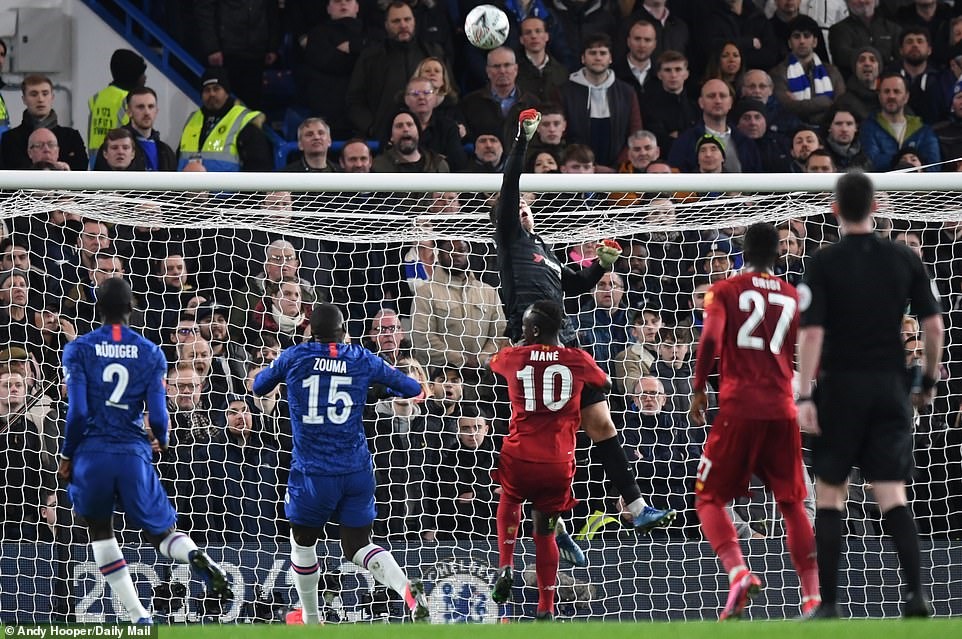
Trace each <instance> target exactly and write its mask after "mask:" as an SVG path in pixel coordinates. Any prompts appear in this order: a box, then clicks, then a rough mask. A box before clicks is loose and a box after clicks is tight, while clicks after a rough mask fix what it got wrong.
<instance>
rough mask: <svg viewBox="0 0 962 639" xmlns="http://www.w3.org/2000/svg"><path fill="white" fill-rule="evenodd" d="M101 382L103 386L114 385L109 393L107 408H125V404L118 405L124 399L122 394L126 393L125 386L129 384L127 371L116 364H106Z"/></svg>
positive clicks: (122, 366) (124, 367) (121, 365)
mask: <svg viewBox="0 0 962 639" xmlns="http://www.w3.org/2000/svg"><path fill="white" fill-rule="evenodd" d="M103 381H104V384H113V385H114V390H113V391H111V393H110V397H108V398H107V402H106V404H107V406H112V407H114V408H127V405H126V404H121V403H120V400H122V399H123V398H124V393H125V392H126V391H127V384H129V383H130V372H129V371H128V370H127V367H126V366H124V365H123V364H117V363H116V362H114V363H113V364H107V365H106V366H105V367H104V375H103Z"/></svg>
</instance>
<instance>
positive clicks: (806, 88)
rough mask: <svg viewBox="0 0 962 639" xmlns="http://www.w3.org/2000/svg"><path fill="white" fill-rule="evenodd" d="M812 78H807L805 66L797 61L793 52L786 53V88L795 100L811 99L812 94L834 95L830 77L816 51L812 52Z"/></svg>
mask: <svg viewBox="0 0 962 639" xmlns="http://www.w3.org/2000/svg"><path fill="white" fill-rule="evenodd" d="M812 62H813V64H812V80H809V79H808V74H807V73H805V67H803V66H802V63H801V62H799V61H798V58H796V57H795V55H794V54H792V53H789V54H788V68H787V69H786V73H785V74H786V75H787V76H788V90H789V91H790V92H791V94H792V97H794V98H795V99H796V100H811V99H812V97H813V93H812V90H813V89H814V95H815V96H819V95H824V96H828V97H830V98H832V97H835V91H834V87H833V86H832V79H831V78H830V77H829V75H828V69H826V68H825V65H824V64H822V60H821V59H820V58H819V57H818V54H817V53H813V54H812Z"/></svg>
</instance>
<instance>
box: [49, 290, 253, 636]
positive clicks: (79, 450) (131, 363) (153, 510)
mask: <svg viewBox="0 0 962 639" xmlns="http://www.w3.org/2000/svg"><path fill="white" fill-rule="evenodd" d="M97 310H98V312H99V314H100V316H101V318H102V320H103V325H102V326H101V327H99V328H97V329H95V330H93V331H91V332H90V333H87V334H86V335H83V336H81V337H78V338H77V339H75V340H74V341H73V342H71V343H69V344H67V346H66V347H65V348H64V351H63V367H64V379H65V382H66V384H67V402H68V404H67V424H66V428H65V432H64V442H63V447H62V448H61V457H60V468H59V470H58V474H59V475H60V478H61V479H62V480H64V481H68V482H69V484H68V486H67V492H68V494H69V495H70V499H71V501H72V502H73V508H74V511H75V512H76V513H77V515H78V516H79V518H80V519H81V521H82V522H83V523H85V524H86V526H87V527H88V528H89V530H90V547H91V549H92V550H93V555H94V561H96V562H97V566H98V567H99V568H100V573H101V574H102V575H103V576H104V579H106V581H107V583H108V584H110V587H111V589H112V590H113V592H114V593H115V594H116V595H117V596H118V597H119V599H120V601H121V602H122V603H123V605H124V608H126V610H127V613H128V614H129V615H130V619H131V620H132V621H136V622H138V623H151V618H150V615H149V613H148V612H147V610H146V609H145V608H144V606H143V605H142V604H141V602H140V599H139V598H138V596H137V589H136V588H135V587H134V582H133V580H132V579H131V577H130V572H129V571H128V570H127V563H126V562H125V561H124V557H123V554H121V552H120V545H119V544H118V543H117V538H116V537H115V535H114V530H113V523H112V520H113V514H114V508H115V507H119V508H120V509H121V510H123V511H124V512H125V513H126V514H127V518H128V521H130V522H131V523H133V524H134V525H135V526H137V527H138V528H141V529H143V531H144V533H145V537H146V538H147V540H148V541H150V543H152V544H153V545H154V546H156V547H157V549H158V550H159V551H160V553H161V554H162V555H164V556H166V557H170V558H171V559H173V560H174V561H176V562H178V563H186V564H190V566H191V568H192V569H193V570H194V572H195V573H196V574H197V575H198V576H200V577H201V578H202V579H203V580H204V582H206V584H207V588H208V590H209V592H211V593H213V594H215V595H218V596H220V597H221V598H222V599H230V598H233V596H234V595H233V593H232V592H231V588H230V584H229V583H228V581H227V576H226V575H225V573H224V571H223V570H221V568H220V567H219V566H218V565H217V564H215V563H214V562H213V561H212V560H211V558H210V557H209V556H207V553H205V552H204V551H203V550H200V549H199V548H197V546H196V544H194V542H193V541H192V540H191V539H190V537H188V536H187V535H186V534H184V533H183V532H179V531H178V530H177V529H176V528H175V524H176V522H177V513H176V512H175V511H174V508H173V506H171V503H170V499H169V498H168V496H167V493H165V492H164V489H163V487H162V486H161V485H160V480H159V479H158V476H157V471H156V470H155V469H154V467H153V464H152V459H153V453H152V451H151V444H150V441H149V440H148V434H147V430H146V427H145V422H144V416H145V415H146V417H147V423H148V424H149V425H150V430H151V432H152V433H153V436H154V437H155V438H156V440H157V442H158V443H159V444H160V447H161V448H162V449H163V448H166V447H167V434H168V414H167V403H166V397H165V387H164V376H165V375H166V373H167V360H166V358H165V357H164V354H163V352H161V350H160V347H158V346H157V345H156V344H153V343H152V342H150V341H149V340H147V339H146V338H144V337H143V336H141V335H140V334H139V333H137V332H136V331H134V330H132V329H131V328H130V327H129V326H127V322H128V320H129V318H130V313H131V311H132V310H133V294H132V293H131V290H130V285H129V284H128V283H127V282H126V281H124V280H123V279H120V278H112V279H109V280H107V281H106V282H104V283H103V284H101V285H100V287H99V288H98V289H97ZM145 407H146V411H145Z"/></svg>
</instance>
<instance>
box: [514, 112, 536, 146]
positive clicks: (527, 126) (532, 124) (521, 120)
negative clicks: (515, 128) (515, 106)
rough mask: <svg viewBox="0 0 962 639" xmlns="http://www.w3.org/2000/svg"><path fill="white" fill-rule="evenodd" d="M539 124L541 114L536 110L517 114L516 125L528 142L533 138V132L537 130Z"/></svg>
mask: <svg viewBox="0 0 962 639" xmlns="http://www.w3.org/2000/svg"><path fill="white" fill-rule="evenodd" d="M539 124H541V112H540V111H538V110H537V109H525V110H524V111H522V112H521V113H519V114H518V125H519V126H520V127H521V132H522V133H524V137H525V138H527V139H528V140H529V141H530V140H531V138H533V137H534V132H535V131H537V130H538V125H539Z"/></svg>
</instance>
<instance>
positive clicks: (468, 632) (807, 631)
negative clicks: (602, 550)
mask: <svg viewBox="0 0 962 639" xmlns="http://www.w3.org/2000/svg"><path fill="white" fill-rule="evenodd" d="M953 628H955V630H953ZM159 630H160V633H159V637H160V639H228V638H230V639H234V638H235V637H237V638H238V639H298V638H300V637H304V638H305V639H306V638H308V637H310V638H311V639H319V638H327V637H330V638H332V639H540V638H541V637H551V636H559V637H577V639H639V638H641V637H643V638H644V639H741V638H742V637H752V638H754V637H758V638H759V639H762V638H764V639H769V638H771V637H777V638H778V639H807V638H812V639H816V638H817V639H862V638H864V637H873V636H874V637H885V636H894V637H898V639H916V638H917V639H932V638H933V637H962V619H928V620H912V621H902V620H901V619H877V620H850V621H822V622H812V623H801V622H797V621H734V622H730V623H718V622H711V621H690V622H677V623H651V622H645V623H618V622H590V623H583V622H573V623H565V624H560V625H557V624H537V625H535V624H533V623H530V622H529V623H524V622H522V623H510V624H501V625H490V624H487V625H485V624H470V625H467V624H458V625H436V626H423V625H414V624H373V625H372V624H345V625H326V626H324V627H312V628H305V627H304V626H280V625H238V626H233V625H231V626H172V627H167V626H162V627H160V629H159Z"/></svg>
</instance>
